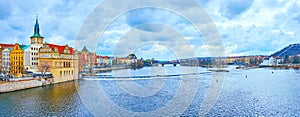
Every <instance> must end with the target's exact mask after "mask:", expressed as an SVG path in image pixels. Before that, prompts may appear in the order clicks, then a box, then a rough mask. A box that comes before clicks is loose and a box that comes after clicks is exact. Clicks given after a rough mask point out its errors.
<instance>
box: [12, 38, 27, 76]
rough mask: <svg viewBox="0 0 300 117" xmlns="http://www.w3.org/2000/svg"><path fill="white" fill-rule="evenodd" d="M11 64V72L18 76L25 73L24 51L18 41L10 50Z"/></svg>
mask: <svg viewBox="0 0 300 117" xmlns="http://www.w3.org/2000/svg"><path fill="white" fill-rule="evenodd" d="M10 64H11V66H10V74H11V75H14V76H17V77H18V76H22V74H23V73H24V51H23V50H22V48H21V47H20V45H19V44H18V43H16V44H15V45H14V48H13V50H11V52H10Z"/></svg>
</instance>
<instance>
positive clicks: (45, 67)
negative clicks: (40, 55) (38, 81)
mask: <svg viewBox="0 0 300 117" xmlns="http://www.w3.org/2000/svg"><path fill="white" fill-rule="evenodd" d="M49 68H50V65H49V64H48V62H47V61H46V62H43V63H42V65H41V66H40V67H39V71H41V73H42V78H44V76H45V74H46V72H47V71H48V69H49Z"/></svg>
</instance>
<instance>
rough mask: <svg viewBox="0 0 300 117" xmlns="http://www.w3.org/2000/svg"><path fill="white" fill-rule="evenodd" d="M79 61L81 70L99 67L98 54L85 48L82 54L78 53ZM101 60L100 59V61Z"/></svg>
mask: <svg viewBox="0 0 300 117" xmlns="http://www.w3.org/2000/svg"><path fill="white" fill-rule="evenodd" d="M78 57H79V58H78V59H79V66H78V67H79V70H80V71H82V70H84V69H88V68H93V67H95V66H97V64H98V63H97V55H96V53H92V52H89V50H88V49H87V48H86V47H85V46H84V47H83V49H82V50H81V52H79V53H78ZM98 60H99V59H98Z"/></svg>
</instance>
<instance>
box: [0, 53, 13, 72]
mask: <svg viewBox="0 0 300 117" xmlns="http://www.w3.org/2000/svg"><path fill="white" fill-rule="evenodd" d="M11 50H12V48H7V47H6V48H5V49H4V50H2V65H1V66H2V70H1V72H2V73H3V74H5V75H7V74H8V73H9V71H10V51H11Z"/></svg>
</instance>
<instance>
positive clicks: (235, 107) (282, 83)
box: [0, 66, 300, 116]
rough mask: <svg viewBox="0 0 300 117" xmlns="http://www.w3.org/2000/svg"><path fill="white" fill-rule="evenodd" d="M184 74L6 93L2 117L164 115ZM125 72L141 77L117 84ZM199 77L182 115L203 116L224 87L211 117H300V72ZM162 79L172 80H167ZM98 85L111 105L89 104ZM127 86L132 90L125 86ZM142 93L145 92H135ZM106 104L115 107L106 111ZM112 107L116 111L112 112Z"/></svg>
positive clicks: (0, 103)
mask: <svg viewBox="0 0 300 117" xmlns="http://www.w3.org/2000/svg"><path fill="white" fill-rule="evenodd" d="M151 69H152V70H151ZM180 70H181V68H180V67H178V66H177V67H171V66H165V67H164V70H158V71H157V69H156V68H143V69H139V70H135V71H134V70H129V71H128V70H121V71H116V72H112V73H114V74H112V73H103V74H102V75H103V76H101V77H87V78H84V79H83V80H80V81H74V82H67V83H61V84H56V85H52V86H45V87H39V88H32V89H28V90H22V91H16V92H12V93H4V94H0V115H1V116H93V115H95V116H99V113H100V115H101V113H103V112H104V111H105V114H107V113H109V115H111V116H116V115H122V116H130V115H127V114H124V113H122V111H115V110H114V109H111V108H114V107H117V108H119V109H123V110H124V112H135V113H140V112H142V113H148V112H152V111H155V110H159V109H161V110H163V111H164V107H165V106H167V105H169V104H170V103H173V102H172V100H175V99H174V98H175V97H176V95H177V94H178V92H179V90H181V89H180V87H181V86H182V82H181V81H182V80H183V79H182V76H176V74H178V73H182V72H181V71H180ZM120 72H128V73H129V74H126V75H128V76H136V77H133V78H127V79H126V76H124V77H121V78H115V79H117V81H116V80H112V79H113V78H112V77H107V76H110V75H116V74H117V75H118V73H120ZM198 72H199V73H200V74H198V75H199V77H197V78H194V77H193V78H191V80H192V79H197V80H196V84H197V87H195V88H196V89H195V91H196V92H195V95H193V97H192V98H191V100H181V101H179V102H188V103H189V104H188V106H187V107H186V108H185V110H183V111H182V112H181V113H182V114H181V115H185V116H192V115H194V116H195V115H198V113H199V110H200V107H201V104H202V102H203V99H204V97H205V96H206V95H207V90H208V88H209V86H210V85H211V84H212V83H214V82H222V89H221V92H220V95H219V96H218V98H217V101H216V103H215V104H214V106H213V107H212V109H211V110H210V111H209V112H208V113H207V114H206V115H207V116H300V115H299V114H300V106H299V105H300V92H299V91H300V85H299V83H300V70H294V69H277V70H275V69H268V68H259V69H250V70H237V69H231V70H230V72H228V73H226V74H225V77H224V80H223V81H222V80H221V79H218V80H216V79H213V78H212V77H211V76H212V75H213V74H218V73H211V72H207V71H206V70H205V69H204V68H201V69H199V71H198ZM159 74H165V75H170V76H163V77H162V76H161V75H159ZM104 75H105V76H104ZM147 76H153V77H147ZM246 76H247V77H246ZM186 77H187V78H188V77H189V76H188V75H187V76H186ZM134 78H135V79H134ZM95 84H96V85H98V88H101V91H102V93H104V95H105V96H103V97H106V99H109V103H106V102H103V101H105V100H104V99H99V100H93V99H91V100H88V99H86V97H89V96H94V97H96V94H94V93H93V91H94V90H98V89H97V87H95V86H93V85H95ZM126 84H128V85H127V86H125V85H126ZM131 86H132V87H131ZM136 87H139V88H140V89H135V88H136ZM145 87H146V88H145ZM124 90H125V91H124ZM184 90H186V92H188V91H190V89H184ZM142 91H144V92H142ZM151 91H152V92H151ZM145 92H147V93H145ZM96 98H97V97H96ZM186 99H188V98H186ZM89 103H93V104H89ZM101 104H102V105H101ZM103 104H111V105H104V106H105V107H104V106H103ZM91 105H94V106H91ZM99 105H100V106H99ZM106 106H107V107H109V108H110V109H111V110H107V108H106ZM180 106H182V105H181V104H180V103H178V104H177V106H176V104H175V106H174V108H178V111H179V107H180ZM95 110H98V111H95ZM170 110H172V111H174V110H176V109H168V110H165V112H164V113H165V115H168V114H169V113H176V112H170ZM176 111H177V110H176ZM180 111H181V110H180ZM149 116H151V114H149Z"/></svg>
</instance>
